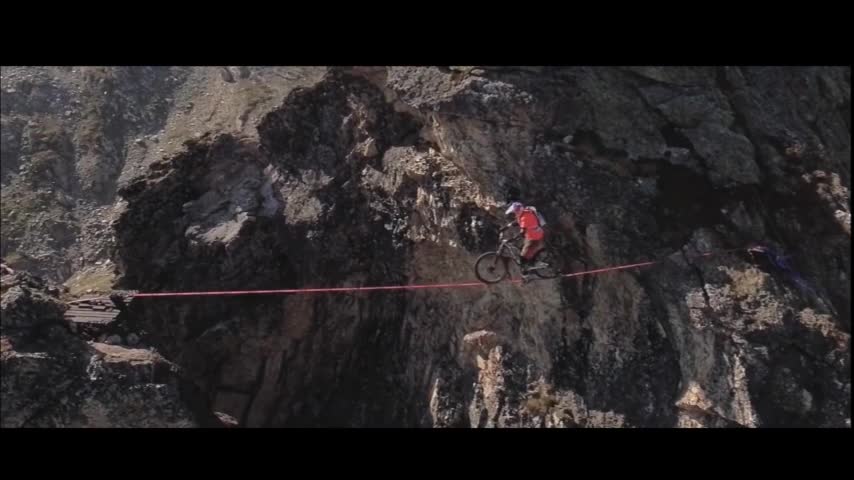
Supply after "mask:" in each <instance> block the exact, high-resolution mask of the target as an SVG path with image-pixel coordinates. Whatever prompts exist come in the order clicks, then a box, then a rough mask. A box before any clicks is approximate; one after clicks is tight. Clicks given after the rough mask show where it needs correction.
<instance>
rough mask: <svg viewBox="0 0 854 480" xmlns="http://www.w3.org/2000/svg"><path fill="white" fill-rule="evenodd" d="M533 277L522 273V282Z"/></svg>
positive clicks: (526, 281)
mask: <svg viewBox="0 0 854 480" xmlns="http://www.w3.org/2000/svg"><path fill="white" fill-rule="evenodd" d="M533 279H534V277H533V275H524V274H523V275H522V283H528V282H530V281H531V280H533Z"/></svg>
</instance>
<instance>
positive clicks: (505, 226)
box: [499, 220, 517, 232]
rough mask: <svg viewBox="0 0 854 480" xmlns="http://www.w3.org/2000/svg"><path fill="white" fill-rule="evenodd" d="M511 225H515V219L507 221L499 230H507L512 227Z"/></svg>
mask: <svg viewBox="0 0 854 480" xmlns="http://www.w3.org/2000/svg"><path fill="white" fill-rule="evenodd" d="M513 225H517V223H516V221H515V220H514V221H512V222H510V223H508V224H507V225H504V226H503V227H501V230H499V232H503V231H504V230H507V229H508V228H510V227H512V226H513Z"/></svg>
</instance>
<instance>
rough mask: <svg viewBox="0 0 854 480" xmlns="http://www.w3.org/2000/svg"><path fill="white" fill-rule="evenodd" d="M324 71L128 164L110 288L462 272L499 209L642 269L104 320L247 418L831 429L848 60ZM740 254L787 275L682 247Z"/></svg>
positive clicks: (835, 404) (575, 266)
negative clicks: (518, 206)
mask: <svg viewBox="0 0 854 480" xmlns="http://www.w3.org/2000/svg"><path fill="white" fill-rule="evenodd" d="M256 70H257V69H250V71H251V72H255V71H256ZM234 72H237V73H236V74H235V73H234ZM229 73H230V75H231V79H230V81H229V78H228V76H226V75H225V74H223V75H222V77H221V78H220V79H219V80H217V81H218V82H220V83H221V84H222V85H227V86H228V87H227V88H231V87H234V88H240V87H239V86H240V85H243V84H244V83H245V82H247V81H250V79H251V77H249V78H241V76H242V75H243V73H242V71H237V70H230V71H229ZM321 73H322V72H319V71H318V72H312V74H311V75H308V74H306V75H304V76H303V77H300V78H303V79H304V80H303V83H302V86H300V87H298V88H295V89H291V87H288V88H285V87H281V90H277V92H279V93H278V94H277V98H279V99H280V101H275V100H270V101H269V102H267V103H263V104H261V105H260V106H259V107H258V108H257V109H255V110H252V112H253V113H252V114H251V115H246V116H245V118H243V117H240V116H238V118H237V120H236V123H235V124H231V125H227V124H226V123H223V124H222V125H219V126H218V127H217V128H211V129H208V130H209V132H210V133H208V134H207V135H205V134H204V132H200V135H186V136H185V138H183V139H185V140H187V142H186V143H183V144H182V146H180V147H176V148H174V149H173V150H170V151H169V152H165V151H164V152H162V155H161V154H157V155H153V156H151V157H148V160H147V161H145V162H142V163H140V164H139V165H140V168H139V170H138V173H135V171H130V172H129V173H126V174H125V176H124V177H123V178H122V180H120V181H119V182H118V184H119V189H118V194H119V202H118V203H117V204H116V209H115V216H114V217H111V219H113V223H112V230H113V233H114V235H115V243H114V244H113V246H112V247H111V248H113V249H114V250H111V251H112V252H113V253H112V261H113V262H115V264H116V268H117V272H118V273H119V274H120V276H119V278H118V280H117V285H118V286H121V287H123V288H129V289H137V290H142V291H173V290H224V289H254V288H261V289H267V288H303V287H306V288H307V287H324V286H347V285H352V286H361V285H392V284H410V283H433V282H437V283H438V282H441V283H445V282H456V281H471V280H472V278H473V271H472V265H473V263H474V260H475V259H476V258H477V256H478V255H479V254H480V253H482V252H484V251H486V250H488V249H491V248H494V247H495V246H496V234H497V230H498V227H499V226H500V225H502V223H504V222H505V219H504V218H503V216H502V215H501V206H503V205H504V204H505V203H506V201H507V200H510V199H521V200H522V201H524V202H526V203H529V204H533V205H536V206H537V207H538V209H539V210H540V211H542V212H543V213H544V214H545V215H546V217H547V218H548V219H549V220H550V221H551V230H550V236H549V239H548V241H549V246H550V248H551V249H552V251H553V252H554V253H556V254H557V255H559V256H560V258H561V259H562V261H561V267H562V268H563V269H564V270H565V271H579V270H586V269H591V268H598V267H602V266H607V265H616V264H625V263H634V262H637V261H643V260H648V259H652V258H655V259H663V260H662V261H661V262H660V263H659V264H657V265H656V266H653V267H650V268H646V269H638V270H629V271H623V272H611V273H606V274H602V275H590V276H581V277H576V278H571V279H569V278H566V279H561V280H552V281H537V282H533V283H529V284H526V285H518V284H511V283H507V284H501V285H496V286H491V287H488V288H487V287H483V288H467V289H437V290H419V291H411V292H371V293H355V294H347V293H331V294H308V295H287V296H252V297H199V298H195V297H186V298H139V299H135V300H133V301H132V302H131V303H130V305H129V307H128V309H127V310H126V311H125V312H124V313H123V316H124V317H123V322H126V324H127V325H128V328H130V329H132V330H134V331H135V332H139V333H140V335H141V337H142V341H143V342H144V344H145V345H150V346H153V347H155V348H156V349H157V351H158V352H159V353H160V355H162V356H163V357H165V358H167V359H169V361H172V362H174V363H175V364H177V365H180V367H181V368H182V369H183V371H184V372H185V375H186V377H187V378H188V379H192V382H194V391H199V392H202V395H203V396H204V401H203V403H206V405H207V407H206V408H207V409H208V410H210V411H217V412H224V413H225V414H228V415H230V416H231V417H233V418H234V419H236V421H237V422H238V423H239V424H240V425H242V426H250V427H254V426H338V425H343V426H440V427H444V426H466V427H468V426H547V427H602V426H615V427H618V426H619V427H639V426H640V427H643V426H686V427H697V426H707V427H730V426H747V427H765V426H847V427H850V293H849V292H850V194H849V190H848V189H849V188H850V160H849V159H850V69H842V68H797V69H794V68H767V67H763V68H728V67H727V68H651V67H647V68H640V67H637V68H580V67H579V68H560V69H558V68H518V69H514V68H506V67H503V68H486V67H483V68H475V67H452V68H414V67H401V68H344V69H340V68H336V69H329V70H328V71H327V72H325V73H322V75H321ZM4 78H5V77H4ZM242 82H243V83H242ZM259 84H261V85H265V83H259ZM218 85H219V84H218ZM203 90H204V89H200V88H196V89H195V90H192V91H193V92H195V93H194V95H196V96H197V97H198V96H199V95H201V96H204V94H199V93H198V92H201V91H203ZM187 91H190V90H187ZM179 107H180V106H179V105H176V106H175V108H176V109H177V108H179ZM4 108H5V107H4ZM174 112H175V110H174V109H173V110H172V113H170V114H169V115H170V116H171V115H175V113H174ZM231 113H234V112H231ZM4 114H5V110H4ZM4 118H5V117H4ZM170 118H171V117H170ZM241 118H243V120H241ZM4 121H5V120H4ZM172 131H176V132H177V130H174V128H173V130H172ZM4 138H5V134H4ZM176 138H177V137H176ZM4 142H5V140H4ZM4 148H6V147H4ZM4 151H5V150H4ZM5 155H6V154H5V153H4V162H5V161H6V160H5V158H6V157H5ZM159 157H162V158H159ZM4 165H5V163H4ZM143 167H144V168H143ZM4 169H5V167H4ZM4 172H5V170H4ZM4 175H5V174H4ZM4 178H5V177H4ZM4 182H5V180H4ZM4 186H5V183H4ZM4 190H5V188H4ZM4 195H5V194H4ZM4 198H5V197H4ZM3 208H4V218H5V215H6V206H5V205H4V207H3ZM4 229H5V227H4ZM5 236H6V233H5V231H4V239H5V238H6V237H5ZM4 241H5V240H4ZM753 243H761V244H764V245H767V246H770V247H773V248H774V249H777V250H780V251H785V252H786V253H787V254H790V255H792V257H791V258H790V259H789V263H790V264H791V265H792V266H793V267H794V269H795V270H796V271H797V272H799V273H800V275H801V276H802V277H803V279H804V280H805V283H801V284H799V283H798V282H797V281H796V280H797V277H795V276H793V275H791V274H789V273H788V272H786V271H784V270H781V269H779V268H776V267H775V266H774V265H773V264H771V263H769V262H768V261H767V258H766V257H764V256H761V255H753V256H752V255H751V254H749V253H748V252H747V251H746V250H745V249H738V250H733V251H729V252H727V253H721V254H718V255H715V256H713V257H698V254H700V253H703V252H709V251H722V250H729V249H733V248H737V247H743V246H747V245H750V244H753Z"/></svg>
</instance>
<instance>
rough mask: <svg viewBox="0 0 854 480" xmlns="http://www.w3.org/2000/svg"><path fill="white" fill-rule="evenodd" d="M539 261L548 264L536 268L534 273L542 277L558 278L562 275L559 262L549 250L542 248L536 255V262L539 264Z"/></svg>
mask: <svg viewBox="0 0 854 480" xmlns="http://www.w3.org/2000/svg"><path fill="white" fill-rule="evenodd" d="M539 263H544V264H545V265H546V266H544V267H542V268H535V269H534V271H533V273H534V275H536V276H538V277H540V278H556V277H558V276H560V270H558V267H557V263H556V262H555V259H554V258H553V256H552V255H551V254H550V253H549V251H548V250H540V251H539V252H538V253H537V254H536V255H535V256H534V264H535V265H538V264H539Z"/></svg>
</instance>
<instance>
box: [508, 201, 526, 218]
mask: <svg viewBox="0 0 854 480" xmlns="http://www.w3.org/2000/svg"><path fill="white" fill-rule="evenodd" d="M521 209H522V204H521V203H519V202H513V203H511V204H510V208H508V209H507V211H506V212H504V215H510V214H511V213H516V212H518V211H519V210H521Z"/></svg>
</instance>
